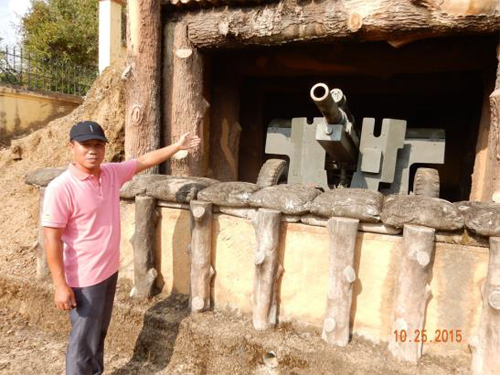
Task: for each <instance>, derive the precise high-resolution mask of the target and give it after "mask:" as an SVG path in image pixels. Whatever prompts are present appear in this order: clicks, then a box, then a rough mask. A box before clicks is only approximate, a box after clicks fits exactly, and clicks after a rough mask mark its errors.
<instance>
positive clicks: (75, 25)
mask: <svg viewBox="0 0 500 375" xmlns="http://www.w3.org/2000/svg"><path fill="white" fill-rule="evenodd" d="M98 12H99V0H31V6H30V8H29V10H28V12H27V13H26V15H25V16H24V17H22V18H21V24H20V33H21V38H22V40H21V43H22V45H23V47H24V49H25V51H26V52H31V53H33V54H36V55H37V56H40V57H42V58H47V59H53V58H57V59H58V60H60V61H63V62H65V63H72V64H77V65H83V66H95V65H97V55H98V23H99V19H98V17H99V13H98Z"/></svg>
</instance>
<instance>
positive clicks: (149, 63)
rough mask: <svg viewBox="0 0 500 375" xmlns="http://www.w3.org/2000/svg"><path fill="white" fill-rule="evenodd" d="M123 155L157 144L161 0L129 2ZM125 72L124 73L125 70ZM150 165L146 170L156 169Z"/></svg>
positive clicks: (127, 156)
mask: <svg viewBox="0 0 500 375" xmlns="http://www.w3.org/2000/svg"><path fill="white" fill-rule="evenodd" d="M128 26H129V27H128V43H127V65H128V67H127V69H126V71H125V72H124V75H123V76H122V78H123V79H126V83H125V89H126V90H125V92H126V98H125V102H126V105H125V107H126V108H125V113H126V114H125V157H126V159H131V158H134V157H138V156H141V155H142V154H144V153H146V152H148V151H151V150H156V149H157V148H159V147H160V47H161V6H160V0H142V1H129V2H128ZM125 73H126V74H125ZM158 170H159V169H158V167H157V166H156V167H152V168H149V169H148V170H147V173H158Z"/></svg>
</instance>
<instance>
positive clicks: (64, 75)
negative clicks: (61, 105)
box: [0, 47, 97, 96]
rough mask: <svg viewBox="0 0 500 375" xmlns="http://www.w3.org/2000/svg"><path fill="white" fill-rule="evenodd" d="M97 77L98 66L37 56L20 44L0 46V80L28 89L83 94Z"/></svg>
mask: <svg viewBox="0 0 500 375" xmlns="http://www.w3.org/2000/svg"><path fill="white" fill-rule="evenodd" d="M96 77H97V67H85V66H78V65H74V64H69V63H65V62H61V61H59V60H57V59H47V58H40V57H38V56H36V55H34V54H32V53H25V52H24V51H23V49H20V48H16V47H14V48H9V47H1V48H0V82H1V83H8V84H11V85H17V86H23V87H26V88H28V89H31V90H47V91H54V92H61V93H64V94H72V95H80V96H82V95H85V94H86V93H87V91H88V89H89V88H90V86H91V85H92V82H93V81H94V80H95V78H96Z"/></svg>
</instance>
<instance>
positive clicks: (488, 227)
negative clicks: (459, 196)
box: [454, 201, 500, 237]
mask: <svg viewBox="0 0 500 375" xmlns="http://www.w3.org/2000/svg"><path fill="white" fill-rule="evenodd" d="M454 204H455V206H456V207H457V208H458V210H459V211H460V213H461V214H462V215H463V216H464V220H465V227H466V228H467V229H469V230H470V231H472V232H474V233H477V234H479V235H481V236H485V237H499V236H500V203H493V202H470V201H463V202H455V203H454Z"/></svg>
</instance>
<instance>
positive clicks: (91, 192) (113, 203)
mask: <svg viewBox="0 0 500 375" xmlns="http://www.w3.org/2000/svg"><path fill="white" fill-rule="evenodd" d="M135 169H136V161H135V160H128V161H125V162H122V163H106V164H102V165H101V174H100V177H99V178H96V177H95V176H93V175H90V174H87V173H85V172H82V171H81V170H79V169H77V168H76V167H75V166H74V165H73V164H70V166H69V167H68V169H67V170H66V171H65V172H64V173H62V174H61V175H59V176H58V177H57V178H55V179H54V180H52V182H51V183H50V184H49V186H48V187H47V190H46V191H45V198H44V202H43V216H42V225H43V226H44V227H51V228H65V230H64V233H63V235H62V241H63V243H64V270H65V273H66V281H67V282H68V285H69V286H70V287H85V286H91V285H95V284H98V283H100V282H101V281H104V280H106V279H107V278H108V277H110V276H111V275H113V274H114V273H115V272H116V271H118V267H119V265H120V188H121V187H122V185H123V184H124V183H125V182H127V181H128V180H130V179H131V178H132V176H133V175H134V174H135Z"/></svg>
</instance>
